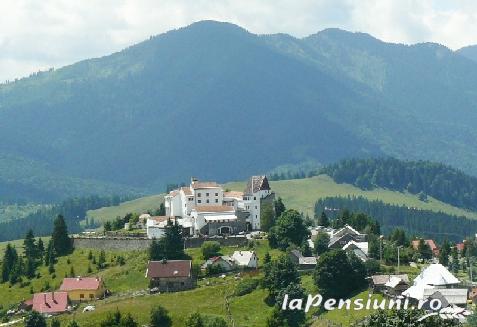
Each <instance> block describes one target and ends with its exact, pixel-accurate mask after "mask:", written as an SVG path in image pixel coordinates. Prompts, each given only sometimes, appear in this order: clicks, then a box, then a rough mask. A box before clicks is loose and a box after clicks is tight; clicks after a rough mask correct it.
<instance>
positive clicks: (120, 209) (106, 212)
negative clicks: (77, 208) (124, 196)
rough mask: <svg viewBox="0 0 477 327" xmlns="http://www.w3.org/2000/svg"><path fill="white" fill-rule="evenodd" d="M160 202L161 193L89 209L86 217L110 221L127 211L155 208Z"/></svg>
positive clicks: (138, 211) (133, 211) (137, 211)
mask: <svg viewBox="0 0 477 327" xmlns="http://www.w3.org/2000/svg"><path fill="white" fill-rule="evenodd" d="M162 202H164V195H163V194H158V195H151V196H146V197H142V198H138V199H135V200H131V201H127V202H123V203H121V204H120V205H118V206H113V207H103V208H100V209H96V210H89V211H88V213H87V217H89V218H94V220H95V221H97V222H105V221H108V220H109V221H111V220H114V219H116V217H118V216H121V217H122V216H125V215H126V214H127V213H139V214H141V213H144V212H146V211H148V210H156V209H158V208H159V206H160V204H161V203H162Z"/></svg>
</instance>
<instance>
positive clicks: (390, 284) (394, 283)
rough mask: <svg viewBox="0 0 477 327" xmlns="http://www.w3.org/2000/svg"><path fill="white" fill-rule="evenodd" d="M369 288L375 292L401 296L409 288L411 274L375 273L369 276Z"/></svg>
mask: <svg viewBox="0 0 477 327" xmlns="http://www.w3.org/2000/svg"><path fill="white" fill-rule="evenodd" d="M369 288H370V289H371V290H372V292H373V293H375V292H380V293H383V294H386V295H389V296H392V297H394V296H399V295H401V293H402V292H404V291H405V290H407V289H408V288H409V276H408V275H407V274H399V275H373V276H371V277H370V278H369Z"/></svg>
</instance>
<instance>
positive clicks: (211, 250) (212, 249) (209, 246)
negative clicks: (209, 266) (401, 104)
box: [200, 241, 220, 260]
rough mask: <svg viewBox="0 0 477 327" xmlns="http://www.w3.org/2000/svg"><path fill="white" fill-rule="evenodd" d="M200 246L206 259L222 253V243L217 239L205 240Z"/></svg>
mask: <svg viewBox="0 0 477 327" xmlns="http://www.w3.org/2000/svg"><path fill="white" fill-rule="evenodd" d="M200 248H201V251H202V256H203V257H204V259H205V260H207V259H209V258H212V257H215V256H218V255H220V243H219V242H217V241H205V242H204V243H203V244H202V246H201V247H200Z"/></svg>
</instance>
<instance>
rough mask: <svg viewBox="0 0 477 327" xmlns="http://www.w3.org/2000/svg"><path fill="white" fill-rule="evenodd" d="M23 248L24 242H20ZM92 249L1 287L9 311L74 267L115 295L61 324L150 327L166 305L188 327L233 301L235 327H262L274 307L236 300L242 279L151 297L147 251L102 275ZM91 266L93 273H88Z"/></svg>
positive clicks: (260, 246)
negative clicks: (127, 316)
mask: <svg viewBox="0 0 477 327" xmlns="http://www.w3.org/2000/svg"><path fill="white" fill-rule="evenodd" d="M15 244H17V246H18V244H21V242H15ZM246 249H249V248H248V247H223V248H222V251H221V252H222V254H225V255H227V254H231V253H232V252H233V251H236V250H246ZM253 249H254V250H255V251H256V252H257V255H258V257H259V263H260V266H261V264H262V263H263V258H264V256H265V253H266V252H269V253H270V254H271V256H272V257H277V256H279V255H280V254H281V253H282V252H280V251H278V250H271V249H270V248H269V246H268V242H267V241H264V240H261V241H255V244H254V245H253ZM89 251H90V250H88V249H76V250H75V251H74V252H73V253H72V254H71V255H69V256H68V257H62V258H60V259H59V261H58V263H57V264H56V265H55V269H56V271H55V274H54V275H50V274H49V273H48V271H47V267H44V266H42V267H41V268H40V269H39V272H40V277H39V278H35V279H33V280H32V281H31V283H30V284H29V285H25V286H24V287H20V286H19V284H16V285H14V286H12V287H10V286H9V284H8V283H7V284H0V295H1V296H0V305H1V306H3V307H4V308H9V307H10V306H12V305H15V304H16V303H18V302H19V301H22V300H24V299H29V298H31V297H32V294H31V290H30V289H31V288H32V289H33V291H34V292H39V291H41V289H42V288H43V287H44V286H45V284H46V283H49V284H50V286H51V289H58V287H59V286H60V284H61V281H62V279H63V277H64V276H65V275H67V274H69V273H70V270H71V267H74V273H75V275H81V276H87V275H92V276H101V277H102V278H103V279H104V281H105V284H106V286H107V288H108V289H110V290H111V292H112V296H110V297H108V298H107V299H105V300H100V301H95V302H94V303H93V304H94V305H95V306H96V310H95V311H94V312H86V313H83V312H82V309H83V308H84V306H86V304H82V305H81V306H80V307H79V308H78V309H77V310H76V311H75V312H74V313H72V314H71V315H62V316H60V320H62V321H64V322H66V321H70V320H72V319H75V320H76V321H77V322H78V323H79V324H80V326H81V327H87V326H98V325H99V322H100V321H102V320H103V319H104V318H105V317H106V316H107V315H108V313H110V312H113V311H115V310H116V309H119V310H120V311H121V312H122V313H131V314H132V315H133V317H134V318H135V319H136V320H137V321H138V323H139V325H140V326H141V325H144V324H147V323H148V319H149V314H150V310H151V308H152V307H154V306H155V305H161V306H164V307H165V308H166V309H167V310H168V311H169V312H170V315H171V317H172V319H173V326H174V327H176V326H177V327H179V326H183V325H184V321H185V319H186V318H187V316H188V315H189V314H191V313H193V312H196V311H199V312H201V313H205V314H211V315H220V316H222V317H224V318H225V317H228V314H227V312H226V305H225V297H226V296H228V297H229V303H230V315H231V317H232V319H233V320H234V322H235V325H236V326H237V327H238V326H241V327H249V326H250V327H255V326H257V327H260V326H264V325H265V323H266V320H267V318H268V317H269V315H270V313H271V312H272V310H273V308H272V307H270V306H268V305H267V304H266V302H265V298H266V297H267V291H266V290H264V289H261V288H257V290H255V291H253V292H252V293H250V294H247V295H244V296H241V297H236V296H231V295H232V293H233V291H234V289H235V285H236V284H237V282H238V281H237V280H236V279H235V278H234V276H233V275H229V276H227V277H225V278H218V277H208V278H204V279H201V280H199V282H198V287H197V288H196V289H194V290H190V291H186V292H178V293H164V294H158V295H149V294H147V292H145V290H146V289H147V286H148V280H147V279H146V278H145V276H144V275H145V269H146V265H147V251H130V252H116V251H107V252H106V262H107V267H106V268H105V269H103V270H99V271H98V270H97V268H96V266H95V264H94V263H93V262H92V260H88V253H89ZM186 252H187V254H188V255H189V256H190V257H192V260H193V262H194V263H199V264H201V263H203V262H204V260H203V258H202V254H201V251H200V249H197V248H195V249H187V250H186ZM92 253H93V256H94V257H95V258H96V259H97V258H98V256H99V252H98V251H97V250H93V251H92ZM119 255H121V256H123V257H124V258H125V264H124V265H123V266H120V265H118V264H117V263H116V258H117V256H119ZM88 266H90V267H91V268H92V270H93V272H92V273H90V274H87V269H88ZM401 270H402V271H403V272H407V273H410V274H411V275H412V276H415V275H416V274H417V270H416V269H412V268H410V267H407V266H403V267H402V269H401ZM301 278H302V286H303V287H304V288H305V290H306V292H307V293H309V294H316V293H317V290H316V287H315V285H314V282H313V279H312V276H311V274H304V275H302V277H301ZM356 296H357V297H363V298H365V297H367V293H366V292H362V293H360V294H357V295H356ZM314 313H316V309H315V310H311V311H310V312H309V314H308V316H307V317H308V319H310V321H311V319H312V315H313V314H314ZM368 313H369V312H366V311H359V312H355V311H352V312H348V311H346V310H344V309H342V310H335V311H331V312H325V313H323V314H321V315H320V316H319V317H318V319H317V320H315V321H313V326H328V325H329V322H330V321H331V322H333V323H339V324H342V325H343V326H348V325H349V322H351V321H353V320H354V319H361V318H362V317H364V316H365V315H366V314H368Z"/></svg>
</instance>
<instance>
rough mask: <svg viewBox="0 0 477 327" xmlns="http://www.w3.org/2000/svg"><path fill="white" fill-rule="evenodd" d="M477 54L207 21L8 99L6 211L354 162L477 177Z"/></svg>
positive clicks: (26, 87)
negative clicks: (439, 166)
mask: <svg viewBox="0 0 477 327" xmlns="http://www.w3.org/2000/svg"><path fill="white" fill-rule="evenodd" d="M476 49H477V48H475V47H468V48H464V49H461V50H459V51H456V52H454V51H452V50H450V49H448V48H446V47H444V46H442V45H438V44H432V43H424V44H416V45H403V44H391V43H385V42H382V41H380V40H378V39H376V38H374V37H372V36H370V35H368V34H364V33H351V32H347V31H343V30H339V29H327V30H324V31H321V32H319V33H317V34H313V35H310V36H308V37H305V38H295V37H292V36H290V35H286V34H274V35H256V34H253V33H250V32H248V31H247V30H245V29H243V28H241V27H239V26H236V25H232V24H229V23H221V22H215V21H202V22H198V23H194V24H192V25H190V26H187V27H184V28H180V29H177V30H173V31H170V32H167V33H164V34H161V35H158V36H155V37H151V38H150V39H148V40H146V41H144V42H141V43H139V44H136V45H133V46H131V47H128V48H126V49H124V50H123V51H120V52H118V53H114V54H111V55H109V56H105V57H101V58H95V59H90V60H85V61H81V62H78V63H76V64H73V65H70V66H66V67H63V68H60V69H57V70H50V71H47V72H41V73H37V74H33V75H32V76H30V77H28V78H23V79H20V80H17V81H14V82H10V83H7V84H3V85H1V86H0V140H1V142H0V195H1V196H3V195H7V194H8V198H7V200H9V201H16V200H19V199H21V200H22V201H42V202H48V201H58V200H61V199H62V198H65V197H67V196H72V195H83V194H88V193H98V194H101V193H117V192H122V191H124V192H138V193H140V192H143V193H147V192H151V191H158V190H162V189H163V188H164V186H165V185H166V184H169V183H177V182H182V181H186V180H187V179H188V178H189V176H198V177H200V178H202V179H214V180H218V181H226V180H235V179H244V178H245V177H247V176H248V175H251V174H257V173H262V172H266V171H269V170H271V169H273V168H274V167H276V166H279V165H284V164H297V163H301V162H305V161H308V160H315V161H318V162H321V163H324V164H326V163H330V162H334V161H336V160H338V159H342V158H347V157H370V156H394V157H397V158H400V159H412V160H416V159H426V160H433V161H438V162H443V163H446V164H450V165H452V166H455V167H457V168H460V169H462V170H464V171H466V172H468V173H471V174H476V173H477V143H476V142H475V139H476V138H477V130H476V129H475V126H476V125H477V51H476Z"/></svg>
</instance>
